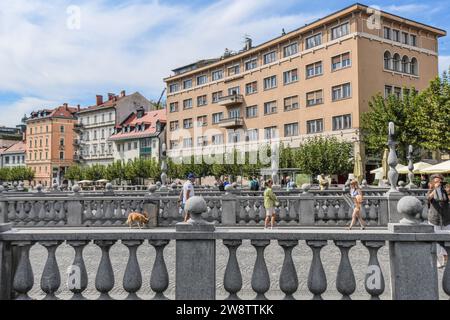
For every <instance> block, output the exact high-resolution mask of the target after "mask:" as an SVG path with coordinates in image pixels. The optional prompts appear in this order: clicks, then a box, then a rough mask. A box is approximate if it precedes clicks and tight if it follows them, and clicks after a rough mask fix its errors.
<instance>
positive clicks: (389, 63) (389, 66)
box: [384, 51, 392, 70]
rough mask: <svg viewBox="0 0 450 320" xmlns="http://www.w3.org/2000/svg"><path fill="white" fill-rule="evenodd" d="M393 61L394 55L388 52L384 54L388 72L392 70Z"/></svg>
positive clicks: (385, 66)
mask: <svg viewBox="0 0 450 320" xmlns="http://www.w3.org/2000/svg"><path fill="white" fill-rule="evenodd" d="M391 60H392V55H391V53H390V52H389V51H386V52H385V53H384V68H385V69H386V70H391V69H392V66H391Z"/></svg>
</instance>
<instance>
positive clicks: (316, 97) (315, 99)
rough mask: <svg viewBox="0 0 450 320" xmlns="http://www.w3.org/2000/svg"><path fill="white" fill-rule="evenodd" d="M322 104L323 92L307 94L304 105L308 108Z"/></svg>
mask: <svg viewBox="0 0 450 320" xmlns="http://www.w3.org/2000/svg"><path fill="white" fill-rule="evenodd" d="M321 103H323V90H317V91H313V92H308V93H307V94H306V105H307V106H308V107H311V106H315V105H318V104H321Z"/></svg>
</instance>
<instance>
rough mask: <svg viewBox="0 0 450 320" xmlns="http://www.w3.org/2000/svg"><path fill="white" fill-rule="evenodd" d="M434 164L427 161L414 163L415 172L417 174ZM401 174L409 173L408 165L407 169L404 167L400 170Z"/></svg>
mask: <svg viewBox="0 0 450 320" xmlns="http://www.w3.org/2000/svg"><path fill="white" fill-rule="evenodd" d="M431 166H432V165H431V164H429V163H426V162H417V163H414V171H413V173H415V174H420V173H421V171H422V170H424V169H427V168H429V167H431ZM398 173H399V174H408V173H409V170H408V167H406V169H402V170H399V171H398Z"/></svg>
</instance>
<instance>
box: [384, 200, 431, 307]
mask: <svg viewBox="0 0 450 320" xmlns="http://www.w3.org/2000/svg"><path fill="white" fill-rule="evenodd" d="M397 209H398V212H399V213H400V214H401V215H402V216H403V217H404V218H403V219H402V220H401V221H400V223H394V224H392V223H391V224H389V227H388V228H389V231H390V232H392V233H397V234H402V233H408V234H424V233H434V227H433V226H432V225H424V224H420V222H419V221H418V220H416V219H415V217H416V215H417V214H418V213H421V212H422V204H421V202H420V200H418V199H417V198H415V197H411V196H408V197H404V198H402V199H401V200H400V201H399V202H398V206H397ZM389 257H390V266H391V288H392V300H439V289H438V288H439V287H438V274H437V267H436V250H435V244H434V243H433V242H426V241H420V240H414V239H413V238H412V240H411V241H395V240H394V241H390V242H389Z"/></svg>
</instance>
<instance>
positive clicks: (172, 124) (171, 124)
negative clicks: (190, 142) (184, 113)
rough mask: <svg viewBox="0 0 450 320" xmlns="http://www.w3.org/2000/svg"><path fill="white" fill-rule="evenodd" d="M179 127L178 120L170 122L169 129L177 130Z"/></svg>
mask: <svg viewBox="0 0 450 320" xmlns="http://www.w3.org/2000/svg"><path fill="white" fill-rule="evenodd" d="M178 129H179V124H178V121H171V122H170V131H177V130H178Z"/></svg>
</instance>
